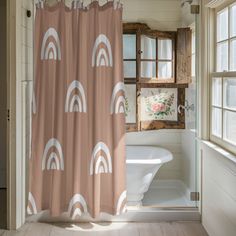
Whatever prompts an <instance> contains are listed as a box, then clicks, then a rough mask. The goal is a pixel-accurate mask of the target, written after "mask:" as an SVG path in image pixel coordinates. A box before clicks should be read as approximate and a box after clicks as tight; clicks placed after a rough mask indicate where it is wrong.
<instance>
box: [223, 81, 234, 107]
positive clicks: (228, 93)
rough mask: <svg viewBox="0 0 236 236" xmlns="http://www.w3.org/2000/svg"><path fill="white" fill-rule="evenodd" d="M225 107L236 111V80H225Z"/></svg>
mask: <svg viewBox="0 0 236 236" xmlns="http://www.w3.org/2000/svg"><path fill="white" fill-rule="evenodd" d="M224 107H226V108H229V109H235V110H236V78H234V79H224Z"/></svg>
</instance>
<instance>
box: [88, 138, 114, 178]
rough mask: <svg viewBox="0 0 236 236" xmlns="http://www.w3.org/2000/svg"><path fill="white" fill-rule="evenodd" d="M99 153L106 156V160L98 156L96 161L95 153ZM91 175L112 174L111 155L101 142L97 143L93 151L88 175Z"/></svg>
mask: <svg viewBox="0 0 236 236" xmlns="http://www.w3.org/2000/svg"><path fill="white" fill-rule="evenodd" d="M100 151H103V152H104V153H105V154H106V158H105V157H104V156H101V155H99V157H98V158H97V159H96V156H97V153H98V152H100ZM95 160H96V161H95ZM93 173H95V174H101V173H112V162H111V154H110V151H109V148H108V147H107V145H106V144H105V143H103V142H98V143H97V144H96V146H95V147H94V149H93V153H92V157H91V162H90V175H93Z"/></svg>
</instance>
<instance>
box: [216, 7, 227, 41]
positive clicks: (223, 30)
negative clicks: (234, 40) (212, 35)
mask: <svg viewBox="0 0 236 236" xmlns="http://www.w3.org/2000/svg"><path fill="white" fill-rule="evenodd" d="M227 38H228V8H226V9H224V10H222V11H221V12H219V13H218V14H217V42H219V41H221V40H224V39H227Z"/></svg>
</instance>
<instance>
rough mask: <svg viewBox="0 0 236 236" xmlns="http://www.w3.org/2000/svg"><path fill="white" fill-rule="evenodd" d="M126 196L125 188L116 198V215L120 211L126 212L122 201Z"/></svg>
mask: <svg viewBox="0 0 236 236" xmlns="http://www.w3.org/2000/svg"><path fill="white" fill-rule="evenodd" d="M126 197H127V191H126V190H125V191H124V192H122V193H121V195H120V197H119V199H118V202H117V207H116V215H120V214H121V213H125V212H126V206H125V205H124V202H125V201H126ZM122 206H123V207H122Z"/></svg>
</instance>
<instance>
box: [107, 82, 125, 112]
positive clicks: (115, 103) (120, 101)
mask: <svg viewBox="0 0 236 236" xmlns="http://www.w3.org/2000/svg"><path fill="white" fill-rule="evenodd" d="M119 91H123V92H125V85H124V83H123V82H118V83H117V84H116V85H115V87H114V89H113V92H112V96H111V107H110V112H111V114H113V113H115V114H117V113H124V112H125V97H124V96H119V97H118V98H117V99H116V97H117V96H116V95H117V93H118V92H119Z"/></svg>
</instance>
